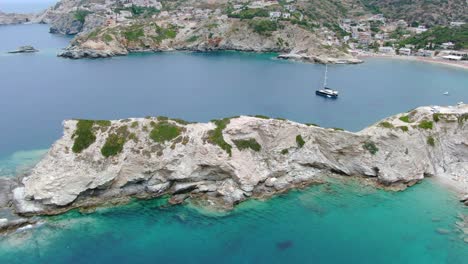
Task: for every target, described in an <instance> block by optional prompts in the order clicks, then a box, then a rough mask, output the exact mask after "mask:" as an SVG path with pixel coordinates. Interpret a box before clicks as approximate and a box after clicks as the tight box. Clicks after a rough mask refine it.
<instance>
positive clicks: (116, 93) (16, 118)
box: [0, 25, 468, 157]
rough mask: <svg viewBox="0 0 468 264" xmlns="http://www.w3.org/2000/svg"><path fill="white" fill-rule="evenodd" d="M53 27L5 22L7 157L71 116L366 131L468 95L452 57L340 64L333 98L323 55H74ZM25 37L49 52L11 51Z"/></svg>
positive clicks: (0, 48)
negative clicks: (276, 122)
mask: <svg viewBox="0 0 468 264" xmlns="http://www.w3.org/2000/svg"><path fill="white" fill-rule="evenodd" d="M47 31H48V27H47V26H46V25H22V26H8V27H0V38H1V39H2V41H1V42H0V53H1V54H2V55H0V69H1V71H0V87H1V93H2V96H1V97H0V113H2V122H0V131H2V136H1V137H0V157H2V156H5V155H9V154H11V153H13V152H15V151H17V150H29V149H38V148H48V147H49V146H50V144H51V143H52V142H53V141H54V140H56V139H57V138H58V137H60V135H61V122H62V120H64V119H67V118H94V119H115V118H126V117H142V116H148V115H166V116H171V117H179V118H184V119H188V120H191V121H208V120H211V119H214V118H220V117H227V116H235V115H240V114H262V115H267V116H271V117H283V118H288V119H292V120H295V121H299V122H311V123H317V124H320V125H321V126H324V127H341V128H345V129H348V130H353V131H357V130H360V129H362V128H364V127H366V126H368V125H370V124H372V123H374V122H376V121H378V120H379V119H381V118H384V117H387V116H389V115H392V114H396V113H399V112H402V111H408V110H410V109H412V108H414V107H417V106H421V105H431V104H441V105H447V104H456V103H457V102H459V101H468V71H465V70H461V69H454V68H451V67H447V66H438V65H431V64H423V63H417V62H407V61H398V60H385V59H373V60H369V61H368V62H367V63H364V64H361V65H340V66H332V67H330V71H329V84H330V86H331V87H336V88H337V89H339V90H340V92H341V96H340V98H339V99H338V100H336V101H332V100H329V99H326V98H322V97H318V96H316V95H315V93H314V91H315V89H316V88H317V87H319V86H320V84H321V80H322V78H323V73H324V67H323V66H321V65H313V64H305V63H295V62H288V61H279V60H276V59H274V58H273V55H271V54H270V55H269V54H262V55H260V54H246V53H237V52H224V53H214V54H202V53H198V54H196V53H160V54H144V55H142V54H138V55H131V56H128V57H118V58H112V59H103V60H68V59H63V58H58V57H56V56H55V54H56V53H57V51H58V50H59V49H60V48H63V47H65V46H66V45H67V43H68V41H69V38H66V37H62V36H57V35H52V34H48V33H47ZM24 44H32V45H34V46H36V47H37V48H38V49H40V50H41V52H39V53H37V54H16V55H8V54H5V53H4V52H5V51H8V50H12V49H15V48H16V47H17V46H20V45H24ZM444 91H449V92H450V96H443V95H442V93H443V92H444Z"/></svg>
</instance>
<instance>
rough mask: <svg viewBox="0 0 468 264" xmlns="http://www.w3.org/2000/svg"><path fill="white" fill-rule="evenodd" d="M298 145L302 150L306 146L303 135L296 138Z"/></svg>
mask: <svg viewBox="0 0 468 264" xmlns="http://www.w3.org/2000/svg"><path fill="white" fill-rule="evenodd" d="M296 143H297V146H298V147H299V148H302V147H303V146H304V144H305V141H304V139H303V138H302V136H301V135H297V136H296Z"/></svg>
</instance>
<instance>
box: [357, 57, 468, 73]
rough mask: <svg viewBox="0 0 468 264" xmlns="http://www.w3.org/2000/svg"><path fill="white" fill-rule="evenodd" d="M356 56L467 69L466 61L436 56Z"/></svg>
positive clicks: (363, 58) (467, 63)
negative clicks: (448, 59) (449, 59)
mask: <svg viewBox="0 0 468 264" xmlns="http://www.w3.org/2000/svg"><path fill="white" fill-rule="evenodd" d="M357 58H359V59H362V60H364V62H365V59H367V58H384V59H396V60H406V61H417V62H424V63H433V64H439V65H445V66H451V67H456V68H459V69H464V70H468V62H466V63H465V62H456V61H447V60H443V59H438V58H428V57H416V56H401V55H384V54H360V55H358V56H357Z"/></svg>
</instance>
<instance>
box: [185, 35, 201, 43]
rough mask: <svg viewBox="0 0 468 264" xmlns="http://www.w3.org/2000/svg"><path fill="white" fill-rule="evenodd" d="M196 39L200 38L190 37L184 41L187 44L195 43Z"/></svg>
mask: <svg viewBox="0 0 468 264" xmlns="http://www.w3.org/2000/svg"><path fill="white" fill-rule="evenodd" d="M198 38H200V37H199V36H195V35H194V36H191V37H190V38H188V39H187V40H186V41H187V42H195V41H197V40H198Z"/></svg>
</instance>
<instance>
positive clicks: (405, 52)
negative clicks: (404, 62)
mask: <svg viewBox="0 0 468 264" xmlns="http://www.w3.org/2000/svg"><path fill="white" fill-rule="evenodd" d="M398 54H400V55H404V56H410V55H411V49H409V48H401V49H399V50H398Z"/></svg>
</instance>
